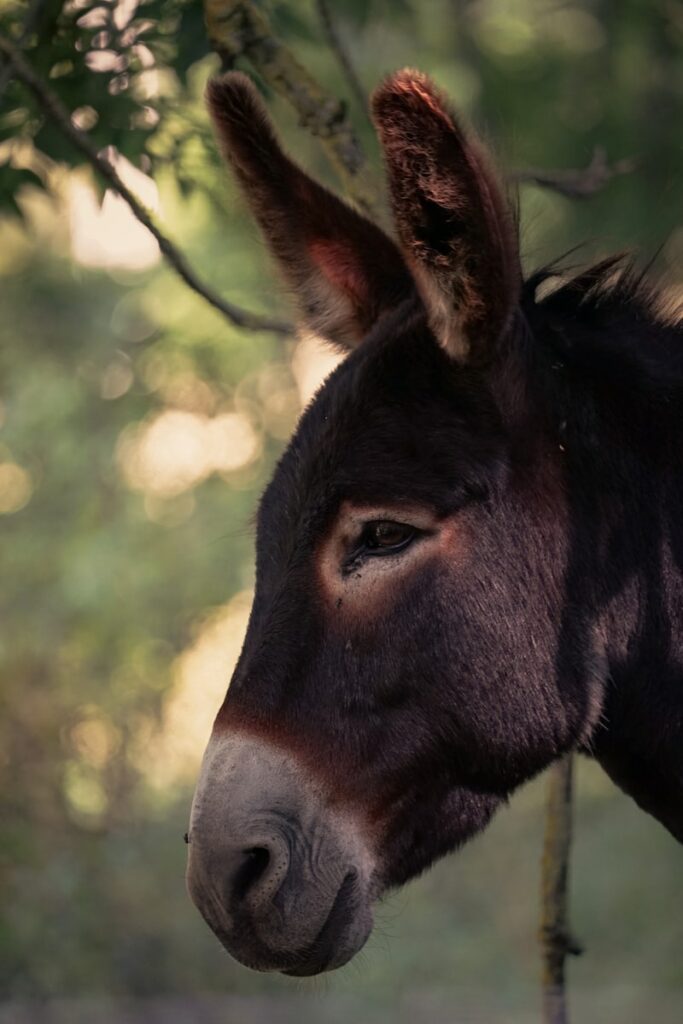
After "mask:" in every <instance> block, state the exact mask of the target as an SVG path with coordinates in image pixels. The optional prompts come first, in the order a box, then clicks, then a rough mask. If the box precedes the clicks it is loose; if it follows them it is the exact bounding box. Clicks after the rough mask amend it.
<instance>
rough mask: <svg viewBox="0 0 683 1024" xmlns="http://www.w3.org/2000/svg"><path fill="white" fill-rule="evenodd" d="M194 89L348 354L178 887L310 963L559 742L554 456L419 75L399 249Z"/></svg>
mask: <svg viewBox="0 0 683 1024" xmlns="http://www.w3.org/2000/svg"><path fill="white" fill-rule="evenodd" d="M209 104H210V109H211V113H212V115H213V118H214V121H215V123H216V126H217V129H218V132H219V135H220V138H221V141H222V144H223V147H224V150H225V153H226V156H227V158H228V160H229V162H230V163H231V165H232V167H233V169H234V171H235V173H236V175H237V177H238V179H239V181H240V183H241V185H242V187H243V190H244V192H245V194H246V197H247V199H248V201H249V203H250V206H251V208H252V211H253V213H254V215H255V217H256V219H257V220H258V222H259V224H260V227H261V229H262V231H263V233H264V235H265V237H266V240H267V242H268V243H269V245H270V248H271V249H272V251H273V253H274V255H275V257H276V259H277V261H278V263H279V265H280V269H281V271H282V274H283V275H284V278H285V280H286V281H287V283H288V284H289V285H290V286H291V288H292V290H293V291H294V293H295V294H296V296H297V297H298V300H299V303H300V307H301V313H302V318H303V321H304V323H305V325H306V326H307V327H308V328H309V329H310V330H313V331H315V332H316V333H317V334H318V335H320V336H322V337H324V338H326V339H327V340H328V341H330V342H331V343H333V344H335V345H337V346H341V347H343V348H344V349H345V350H348V351H349V354H348V356H347V358H346V359H345V360H344V362H343V363H342V364H341V365H340V366H339V367H338V369H337V370H336V371H335V372H334V373H333V374H332V376H331V377H330V378H329V379H328V380H327V381H326V383H325V384H324V386H323V387H322V388H321V390H320V391H319V393H318V394H317V396H316V398H315V400H314V401H313V403H312V404H311V405H310V406H309V408H308V409H307V410H306V412H305V413H304V415H303V417H302V419H301V421H300V423H299V426H298V428H297V430H296V433H295V435H294V437H293V439H292V441H291V443H290V445H289V447H288V448H287V450H286V452H285V454H284V455H283V457H282V459H281V460H280V463H279V465H278V467H277V469H276V471H275V474H274V477H273V479H272V481H271V483H270V485H269V486H268V488H267V490H266V492H265V494H264V496H263V499H262V501H261V505H260V508H259V513H258V530H257V580H256V596H255V600H254V606H253V609H252V614H251V619H250V623H249V629H248V633H247V637H246V640H245V644H244V648H243V651H242V655H241V657H240V661H239V664H238V666H237V668H236V670H235V674H234V676H233V679H232V682H231V684H230V689H229V692H228V695H227V697H226V699H225V702H224V704H223V706H222V708H221V710H220V712H219V714H218V717H217V719H216V723H215V727H214V730H213V734H212V737H211V740H210V742H209V746H208V749H207V751H206V755H205V759H204V763H203V767H202V771H201V778H200V780H199V784H198V787H197V792H196V795H195V800H194V804H193V809H192V820H191V829H190V847H189V851H190V857H189V867H188V885H189V890H190V893H191V896H192V898H193V900H194V901H195V903H196V904H197V906H198V908H199V910H200V911H201V913H202V914H203V915H204V917H205V918H206V920H207V922H208V923H209V925H210V926H211V928H212V929H213V930H214V932H215V933H216V934H217V935H218V937H219V938H220V939H221V941H222V942H223V943H224V945H225V946H226V947H227V949H228V950H229V951H230V952H231V953H232V954H233V955H234V956H235V957H236V958H237V959H238V960H240V961H241V962H243V963H245V964H247V965H249V966H251V967H255V968H258V969H261V970H281V971H285V972H287V973H290V974H315V973H317V972H319V971H323V970H328V969H331V968H333V967H337V966H339V965H341V964H343V963H345V962H346V961H347V960H349V959H350V957H351V956H353V954H354V953H355V952H356V951H357V950H358V949H359V948H360V947H361V946H362V945H363V943H364V941H365V939H366V938H367V936H368V934H369V932H370V929H371V926H372V904H373V902H374V901H375V900H376V899H377V898H378V897H379V896H381V894H382V893H383V892H384V891H386V890H387V889H388V888H389V887H392V886H396V885H400V884H402V883H403V882H405V881H406V880H407V879H408V878H410V877H412V876H414V875H416V874H417V873H418V872H420V871H422V870H424V869H425V868H426V867H427V866H428V865H429V864H430V863H431V862H432V861H434V859H435V858H437V857H440V856H442V855H443V854H444V853H446V852H447V851H449V850H452V849H453V848H455V847H457V846H458V845H459V844H461V843H462V842H464V841H465V840H466V839H467V838H468V837H470V836H472V835H473V834H474V833H476V832H478V831H480V830H481V829H482V828H483V827H484V826H485V825H486V824H487V822H488V821H489V819H490V817H491V815H492V814H493V812H494V811H495V809H496V808H497V807H498V806H499V805H500V803H501V802H502V801H504V800H505V799H506V797H507V795H508V794H509V793H510V792H511V790H513V789H514V788H515V787H516V786H517V785H519V784H520V783H521V782H522V781H524V780H526V779H528V778H529V777H530V776H531V775H533V774H534V773H536V772H537V771H539V770H540V769H541V768H542V767H544V766H545V765H546V764H548V763H549V762H550V761H551V760H553V759H554V758H555V757H556V756H558V755H559V754H560V753H562V752H563V751H564V750H567V749H568V748H570V747H571V746H572V745H573V744H574V743H575V742H576V740H577V738H578V737H579V736H580V735H581V733H582V730H584V729H585V728H586V722H587V719H588V716H589V710H588V709H589V703H590V702H589V699H588V697H587V696H586V693H585V688H584V687H583V686H582V682H581V680H579V679H578V675H579V673H578V671H576V672H574V673H573V668H572V665H571V664H567V665H566V666H560V665H559V664H558V628H559V627H558V625H557V623H558V622H559V621H560V618H561V616H560V608H561V601H562V593H561V591H562V571H563V566H564V564H565V561H566V554H565V545H564V542H563V539H562V531H561V530H560V529H559V528H558V517H559V519H560V520H561V518H562V515H563V512H562V509H563V502H562V497H561V487H560V484H559V480H558V473H557V471H556V470H555V469H554V468H553V467H554V465H555V463H554V462H553V460H552V459H551V458H550V456H549V454H548V452H549V450H550V449H551V448H553V449H555V448H556V447H557V446H556V442H553V441H552V440H551V439H550V438H546V437H545V435H544V433H543V431H542V430H539V429H538V423H537V421H538V418H539V416H540V415H541V414H540V413H539V412H538V411H537V410H535V408H534V403H533V402H531V400H530V397H529V396H530V394H531V393H532V391H533V387H532V384H531V382H530V380H529V379H528V378H529V374H528V372H527V371H526V369H525V367H526V365H527V358H526V351H527V349H528V337H527V333H528V332H526V330H525V328H524V322H523V318H522V317H521V315H520V313H519V311H518V302H519V292H520V285H521V275H520V265H519V256H518V250H517V241H516V230H515V224H514V219H513V218H512V217H511V214H510V212H509V210H508V207H507V204H506V201H505V199H504V196H503V193H502V191H501V189H500V188H499V186H498V184H497V182H496V179H495V176H494V175H493V173H492V171H491V170H490V168H489V164H488V161H487V158H486V156H485V154H484V153H483V151H482V150H481V148H480V147H479V145H478V144H476V143H475V142H474V141H472V140H470V139H469V138H468V137H467V136H466V135H465V134H464V132H463V130H462V128H461V127H460V126H459V125H458V123H457V121H456V120H455V118H454V116H453V115H452V113H451V112H450V111H449V109H448V107H447V105H446V102H445V101H444V98H443V97H442V96H441V95H440V94H439V92H438V91H437V90H436V89H435V87H434V86H433V85H432V83H431V82H430V81H429V80H428V79H427V78H425V77H424V76H423V75H421V74H419V73H417V72H412V71H404V72H401V73H399V74H397V75H395V76H394V77H392V78H390V79H389V80H388V81H387V82H385V84H384V85H383V86H382V87H381V88H380V89H379V91H378V92H377V93H376V95H375V97H374V118H375V123H376V126H377V130H378V132H379V136H380V139H381V142H382V145H383V148H384V153H385V159H386V166H387V173H388V181H389V190H390V196H391V201H392V206H393V212H394V217H395V222H396V228H397V233H398V237H399V243H395V242H394V241H392V240H391V239H390V238H389V237H388V236H387V235H386V234H384V232H383V231H382V230H381V229H380V228H379V227H377V226H376V225H374V224H372V223H371V222H370V221H368V220H366V219H365V218H364V217H362V216H360V215H359V214H358V213H357V212H355V211H354V210H353V209H351V208H350V207H348V206H347V205H345V204H344V203H343V202H341V201H340V200H339V199H338V198H336V197H335V196H333V195H332V194H330V193H329V192H328V191H327V190H326V189H324V188H323V187H322V186H321V185H319V184H318V183H316V182H315V181H313V180H311V178H309V177H308V176H307V175H306V174H305V173H304V172H303V171H302V170H301V169H300V168H299V167H298V166H297V165H296V164H295V163H293V162H292V161H291V160H290V159H289V157H288V156H286V155H285V154H284V153H283V152H282V150H281V148H280V146H279V145H278V142H277V140H276V138H275V135H274V133H273V130H272V128H271V126H270V124H269V122H268V120H267V116H266V113H265V111H264V109H263V106H262V104H261V102H260V100H259V98H258V96H257V94H256V93H255V90H254V89H253V87H252V86H251V85H250V83H249V81H248V80H247V79H246V78H245V77H244V76H242V75H239V74H229V75H227V76H226V77H224V78H222V79H219V80H217V81H215V82H213V83H212V85H211V86H210V88H209ZM532 439H533V443H532ZM572 673H573V674H572ZM574 676H576V678H574ZM569 677H571V682H570V684H568V683H567V682H566V678H569Z"/></svg>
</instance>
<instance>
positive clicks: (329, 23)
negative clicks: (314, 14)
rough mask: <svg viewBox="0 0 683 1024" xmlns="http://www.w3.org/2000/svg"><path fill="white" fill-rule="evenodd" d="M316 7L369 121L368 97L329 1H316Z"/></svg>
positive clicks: (356, 99)
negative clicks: (340, 33)
mask: <svg viewBox="0 0 683 1024" xmlns="http://www.w3.org/2000/svg"><path fill="white" fill-rule="evenodd" d="M316 6H317V8H318V17H319V18H320V23H321V25H322V27H323V32H324V33H325V36H326V38H327V42H328V45H329V47H330V49H331V50H332V52H333V54H334V55H335V57H336V58H337V63H338V64H339V67H340V68H341V70H342V74H343V75H344V78H345V79H346V83H347V85H348V87H349V91H350V93H351V95H352V96H353V97H354V99H355V101H356V103H357V104H358V106H359V107H360V109H361V110H362V111H363V113H364V114H365V116H366V117H367V118H368V120H369V116H368V101H367V97H366V95H365V92H364V90H363V86H362V85H361V83H360V79H359V77H358V75H357V73H356V69H355V67H354V66H353V61H352V60H351V57H350V55H349V52H348V50H347V49H346V47H345V45H344V43H343V42H342V39H341V36H340V35H339V32H338V31H337V26H336V24H335V22H334V18H333V17H332V12H331V11H330V7H329V4H328V3H327V0H316Z"/></svg>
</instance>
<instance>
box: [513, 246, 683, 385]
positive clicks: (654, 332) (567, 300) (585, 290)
mask: <svg viewBox="0 0 683 1024" xmlns="http://www.w3.org/2000/svg"><path fill="white" fill-rule="evenodd" d="M565 258H566V257H561V258H560V259H559V260H557V261H554V262H553V263H551V264H549V265H547V266H545V267H542V268H541V269H540V270H538V271H536V272H534V273H533V274H532V275H531V276H530V277H529V278H528V279H527V280H526V281H525V283H524V286H523V289H522V297H521V307H522V310H523V312H524V315H525V318H526V321H527V324H528V326H529V328H530V329H531V331H532V332H533V334H534V336H535V338H536V343H537V344H538V343H539V342H540V344H541V346H542V347H543V348H544V349H545V350H546V352H547V354H548V355H549V356H550V357H551V358H552V359H554V360H555V363H554V367H553V368H555V369H560V368H564V367H567V369H569V370H574V371H575V373H576V375H577V377H578V378H580V379H582V380H583V381H584V382H590V381H592V382H594V383H596V384H600V386H601V387H605V386H606V387H607V390H608V391H609V392H612V393H621V394H622V395H624V396H626V395H627V396H628V398H629V400H630V401H633V400H635V401H638V402H643V401H644V402H646V403H653V404H661V403H662V402H664V401H667V400H668V399H669V398H671V397H673V396H674V395H675V396H678V394H679V392H680V391H681V390H682V389H683V308H682V307H681V303H680V302H675V301H673V302H672V301H671V300H670V299H669V297H668V296H666V294H665V292H664V289H663V288H662V287H661V286H659V285H657V284H656V283H655V282H653V280H652V278H651V277H650V276H649V270H650V265H647V266H646V267H645V268H641V267H639V266H638V265H637V263H636V261H635V259H634V258H633V257H632V256H629V255H628V254H623V253H622V254H619V255H614V256H610V257H608V258H607V259H604V260H601V261H600V262H598V263H595V264H593V265H592V266H590V267H588V268H585V269H583V270H580V271H579V272H578V273H576V274H575V275H573V276H570V277H569V278H568V277H567V272H566V271H565V270H563V269H562V264H563V262H564V260H565Z"/></svg>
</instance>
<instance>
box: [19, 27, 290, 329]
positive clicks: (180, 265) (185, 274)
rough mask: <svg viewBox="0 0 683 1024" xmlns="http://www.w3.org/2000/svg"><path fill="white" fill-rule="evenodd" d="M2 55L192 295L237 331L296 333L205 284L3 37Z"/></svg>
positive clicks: (57, 99)
mask: <svg viewBox="0 0 683 1024" xmlns="http://www.w3.org/2000/svg"><path fill="white" fill-rule="evenodd" d="M0 52H1V53H2V54H3V55H4V56H5V57H6V58H7V60H8V62H9V64H10V66H11V68H12V71H13V74H14V75H16V77H17V78H18V79H20V81H22V82H23V83H24V85H25V86H26V87H27V88H28V89H30V90H31V92H32V93H33V95H34V96H35V97H36V99H37V100H38V103H39V104H40V106H41V108H42V109H43V111H44V113H45V114H46V115H47V116H48V117H49V118H51V120H52V121H53V122H54V123H55V124H56V125H57V126H58V127H59V128H60V130H61V131H62V133H63V134H64V135H65V136H66V137H67V138H68V139H69V140H70V141H71V142H72V144H73V145H74V146H75V147H76V149H78V150H80V152H81V153H82V154H83V155H84V156H85V158H86V159H87V160H88V161H89V163H90V164H91V165H92V166H93V167H94V169H95V170H96V171H97V173H98V174H99V175H101V177H102V178H103V179H104V180H105V181H106V182H107V184H108V185H109V186H110V187H111V188H113V189H114V190H115V191H116V192H118V194H119V195H120V196H121V198H122V199H123V200H125V202H126V203H127V204H128V206H129V208H130V209H131V211H132V212H133V214H134V215H135V217H136V218H137V220H138V221H139V222H140V223H141V224H143V225H144V226H145V227H146V228H147V230H148V231H149V232H150V233H151V234H152V235H153V236H154V238H155V239H156V241H157V242H158V244H159V249H160V250H161V252H162V253H163V255H164V257H165V258H166V261H167V262H168V263H169V264H170V266H171V267H172V268H173V269H174V270H175V272H176V274H178V276H179V277H180V278H182V280H183V281H184V282H185V284H187V285H188V286H189V287H190V288H191V289H192V291H194V292H196V293H197V294H198V295H200V296H201V297H202V298H203V299H204V300H205V301H206V302H208V303H209V305H211V306H213V307H214V309H217V310H218V311H219V312H220V313H222V314H223V316H224V317H226V319H227V320H229V321H230V323H232V324H234V325H235V326H236V327H243V328H247V329H248V330H252V331H271V332H273V333H275V334H283V335H289V334H292V333H293V328H292V327H291V325H290V324H288V323H285V322H284V321H282V320H277V319H272V318H271V317H267V316H261V315H260V314H258V313H252V312H250V311H249V310H245V309H241V308H240V307H239V306H235V305H234V304H233V303H232V302H228V301H227V300H226V299H223V298H222V297H221V296H220V295H219V294H218V293H217V292H215V291H214V290H213V289H212V288H211V287H209V285H207V284H205V283H204V282H203V281H201V280H200V279H199V278H198V277H197V274H196V273H195V271H194V270H193V269H192V267H191V266H190V265H189V263H188V262H187V259H186V258H185V256H184V255H183V253H182V252H181V251H180V250H179V249H178V248H177V247H176V246H175V245H174V243H173V242H172V241H171V240H170V239H169V238H167V236H166V235H165V234H164V233H163V232H162V231H161V229H160V228H159V227H158V226H157V224H156V222H155V220H154V218H153V216H152V214H151V213H150V212H149V210H147V209H146V208H145V207H144V206H143V204H142V203H141V202H140V200H139V199H138V198H137V196H136V195H135V194H134V193H133V192H131V190H130V189H129V188H128V186H127V185H126V184H125V183H124V182H123V181H122V179H121V177H120V176H119V174H118V171H117V170H116V168H115V167H114V165H113V164H112V163H111V161H109V160H108V159H107V158H106V157H105V156H103V155H102V154H101V153H100V152H99V151H98V150H97V148H96V147H95V145H94V144H93V142H92V141H91V140H90V138H89V137H88V136H87V135H86V133H85V132H83V131H81V129H79V128H77V127H76V126H75V125H74V124H73V122H72V120H71V116H70V114H69V111H68V110H67V109H66V107H65V106H64V105H63V104H62V101H61V100H60V99H59V97H58V96H56V95H55V93H53V92H52V90H51V89H50V88H49V86H48V85H47V84H46V83H45V82H43V80H42V79H41V78H40V77H39V76H38V75H37V74H36V73H35V71H34V70H33V68H32V67H31V66H30V64H29V63H28V62H27V61H26V60H25V58H24V57H23V56H22V55H21V53H19V51H18V50H17V49H16V47H15V46H13V44H12V43H10V42H9V40H7V39H5V38H4V37H3V36H0Z"/></svg>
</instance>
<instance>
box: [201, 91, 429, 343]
mask: <svg viewBox="0 0 683 1024" xmlns="http://www.w3.org/2000/svg"><path fill="white" fill-rule="evenodd" d="M207 100H208V105H209V111H210V113H211V116H212V118H213V121H214V125H215V126H216V129H217V132H218V135H219V138H220V141H221V144H222V148H223V151H224V153H225V156H226V158H227V160H228V161H229V163H230V164H231V165H232V168H233V170H234V172H235V174H236V176H237V178H238V180H239V183H240V185H241V186H242V189H243V191H244V194H245V196H246V198H247V200H248V202H249V205H250V207H251V209H252V212H253V213H254V216H255V217H256V220H257V221H258V223H259V226H260V228H261V231H262V232H263V235H264V236H265V238H266V241H267V242H268V245H269V247H270V249H271V251H272V253H273V254H274V256H275V257H276V259H277V261H278V263H279V265H280V268H281V270H282V272H283V275H284V278H285V280H286V282H287V283H288V284H289V285H290V287H291V288H292V289H293V291H294V292H295V294H296V296H297V298H298V301H299V305H300V307H301V310H302V314H303V319H304V322H305V324H306V325H307V326H308V327H309V328H310V329H311V330H313V331H315V332H316V333H317V334H319V335H321V336H323V337H325V338H327V339H328V340H330V341H332V342H334V343H335V344H337V345H339V346H341V347H343V348H352V347H354V346H355V345H357V344H358V343H359V342H360V341H361V340H362V339H363V337H364V336H365V335H366V334H367V333H368V331H369V330H370V328H371V327H372V326H373V324H374V323H375V322H376V321H377V319H378V318H379V317H380V316H381V315H382V314H383V313H385V312H386V311H388V310H389V309H392V308H394V307H395V306H396V305H397V304H398V303H399V302H400V301H401V300H402V299H403V298H405V297H406V296H407V295H410V294H411V293H412V292H414V290H415V285H414V282H413V280H412V277H411V275H410V273H409V271H408V269H407V267H406V265H405V263H404V260H403V258H402V256H401V254H400V252H399V250H398V248H397V246H396V245H395V243H394V242H392V240H391V239H390V238H389V237H388V236H387V235H385V234H384V232H383V231H382V230H381V229H380V228H378V227H377V226H376V225H374V224H373V223H371V221H369V220H367V219H366V218H365V217H363V216H361V215H360V214H359V213H357V212H356V211H355V210H354V209H352V208H351V207H350V206H347V204H346V203H344V202H342V200H341V199H338V198H337V196H335V195H333V194H332V193H331V192H328V190H327V189H326V188H323V186H322V185H320V184H318V182H316V181H314V180H313V179H312V178H310V177H309V176H308V175H307V174H306V173H305V172H304V171H302V170H301V168H299V167H297V165H296V164H295V163H294V162H293V161H292V160H290V158H289V157H288V156H287V155H286V154H285V153H284V152H283V151H282V149H281V148H280V145H279V143H278V140H277V138H276V136H275V132H274V131H273V128H272V126H271V123H270V120H269V118H268V115H267V113H266V110H265V107H264V105H263V103H262V101H261V98H260V96H259V95H258V93H257V91H256V89H255V87H254V86H253V85H252V83H251V81H250V80H249V79H248V78H247V76H246V75H243V74H240V73H239V72H229V73H228V74H226V75H224V76H223V77H221V78H216V79H214V80H213V81H211V82H209V86H208V91H207Z"/></svg>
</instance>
